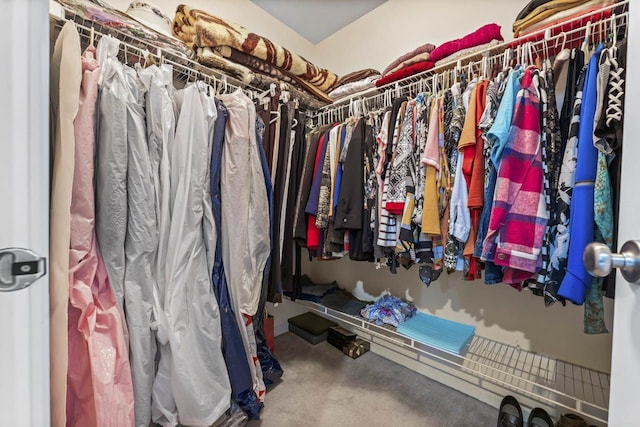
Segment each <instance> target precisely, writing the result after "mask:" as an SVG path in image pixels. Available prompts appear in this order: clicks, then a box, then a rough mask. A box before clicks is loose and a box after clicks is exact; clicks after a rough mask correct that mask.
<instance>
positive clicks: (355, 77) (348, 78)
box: [333, 68, 380, 90]
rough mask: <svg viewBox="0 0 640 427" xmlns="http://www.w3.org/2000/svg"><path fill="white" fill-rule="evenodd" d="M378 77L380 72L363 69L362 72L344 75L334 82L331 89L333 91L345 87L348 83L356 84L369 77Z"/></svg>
mask: <svg viewBox="0 0 640 427" xmlns="http://www.w3.org/2000/svg"><path fill="white" fill-rule="evenodd" d="M379 75H380V71H378V70H374V69H373V68H365V69H364V70H358V71H354V72H352V73H349V74H345V75H344V76H342V77H340V78H339V79H338V81H337V82H336V85H335V86H334V87H333V89H334V90H335V89H337V88H339V87H340V86H343V85H346V84H348V83H353V82H358V81H360V80H363V79H366V78H367V77H370V76H379Z"/></svg>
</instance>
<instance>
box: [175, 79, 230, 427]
mask: <svg viewBox="0 0 640 427" xmlns="http://www.w3.org/2000/svg"><path fill="white" fill-rule="evenodd" d="M182 92H183V93H182V104H181V109H180V115H179V118H178V122H177V125H176V134H175V141H174V144H173V146H172V147H171V153H170V163H171V200H170V206H171V225H170V231H169V242H170V245H169V246H168V250H167V258H166V269H167V270H166V282H165V287H166V289H165V301H164V311H165V314H166V316H167V319H168V322H169V328H168V336H169V345H170V347H171V357H172V365H171V387H172V390H173V396H174V399H175V402H176V407H177V409H178V417H179V422H180V423H181V424H184V425H189V426H209V425H211V424H213V423H214V422H215V421H216V420H217V419H218V418H219V417H220V416H221V415H222V414H223V413H224V412H225V411H226V410H227V409H228V408H229V407H230V403H231V386H230V383H229V376H228V373H227V368H226V365H225V362H224V358H223V356H222V349H221V344H222V330H221V325H220V312H219V309H218V304H217V302H216V299H215V296H214V294H213V288H212V283H211V270H210V269H209V263H208V260H207V250H206V246H205V242H204V233H203V218H204V210H205V209H204V207H205V202H204V196H205V188H204V187H205V186H206V185H210V183H208V182H206V183H205V181H206V177H207V176H208V172H207V170H208V169H209V167H210V159H211V151H210V149H211V141H210V137H209V135H210V132H209V126H210V123H212V122H213V121H214V120H215V112H216V110H215V108H213V109H211V108H204V107H205V106H203V103H202V97H201V93H200V91H199V90H198V87H197V86H196V85H194V84H192V85H189V86H187V87H186V88H185V89H184V90H183V91H182ZM212 114H214V115H213V116H212ZM214 247H215V246H214Z"/></svg>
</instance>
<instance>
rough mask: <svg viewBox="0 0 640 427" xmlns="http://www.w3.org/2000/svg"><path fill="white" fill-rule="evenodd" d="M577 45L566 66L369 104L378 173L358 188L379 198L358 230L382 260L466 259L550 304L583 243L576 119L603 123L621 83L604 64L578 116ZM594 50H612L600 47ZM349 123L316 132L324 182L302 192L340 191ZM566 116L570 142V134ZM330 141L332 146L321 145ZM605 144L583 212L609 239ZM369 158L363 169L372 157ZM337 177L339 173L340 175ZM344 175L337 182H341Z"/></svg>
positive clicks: (528, 68)
mask: <svg viewBox="0 0 640 427" xmlns="http://www.w3.org/2000/svg"><path fill="white" fill-rule="evenodd" d="M582 55H583V53H582V52H581V51H579V50H574V51H572V52H570V55H567V56H568V58H569V59H568V61H567V64H568V67H567V68H568V69H569V72H568V73H566V74H564V77H561V78H557V77H556V73H555V72H554V70H553V69H552V67H551V66H550V62H547V63H546V64H544V66H542V64H541V65H540V66H541V69H538V68H536V67H535V66H532V65H516V66H515V67H514V68H510V66H509V67H506V66H505V67H503V71H502V72H496V73H493V76H494V77H492V78H491V79H486V78H485V79H478V78H476V77H474V76H470V77H473V78H472V79H471V80H470V81H468V80H467V79H466V78H463V79H461V82H460V83H455V84H454V85H453V86H452V87H451V88H447V89H445V90H444V91H443V92H442V93H435V94H428V93H425V94H420V95H418V96H417V97H416V98H415V99H407V98H403V97H400V98H397V99H396V100H394V101H393V102H392V103H387V107H386V108H384V109H381V110H379V111H377V112H376V113H375V114H374V119H373V120H372V123H373V124H374V128H373V133H372V136H373V135H374V134H375V135H377V136H376V145H375V146H376V147H377V149H374V150H372V153H373V154H374V158H373V165H374V166H375V168H374V169H373V171H374V173H375V174H374V176H375V177H376V179H371V180H365V181H369V182H370V184H372V185H373V187H374V188H373V189H372V188H369V187H368V186H367V185H365V186H364V187H363V188H362V190H361V191H362V193H358V195H357V197H358V199H356V200H359V197H360V194H370V195H372V196H373V198H372V203H373V208H374V209H373V210H372V212H371V215H370V216H369V218H368V220H364V219H363V220H362V221H361V222H360V224H359V227H360V228H359V230H369V231H370V232H371V233H372V236H373V238H374V243H375V244H374V250H373V253H374V256H375V259H376V260H377V261H378V262H379V263H384V262H386V265H387V266H388V267H389V268H390V271H391V272H392V273H393V272H395V270H396V268H397V266H399V265H402V266H404V267H405V268H410V267H411V266H412V265H413V264H415V263H418V264H419V265H420V267H419V269H418V270H419V277H420V279H421V280H422V281H423V282H424V283H425V284H427V285H428V284H429V283H430V282H431V281H432V280H435V279H436V278H437V276H438V274H440V271H441V267H442V266H443V265H444V266H446V267H447V271H449V272H453V271H456V270H458V271H463V275H464V276H463V277H465V278H467V279H470V280H473V279H478V278H480V277H481V276H482V275H481V271H482V270H484V272H485V273H484V281H485V283H487V284H496V283H499V282H505V283H509V284H511V285H513V286H514V287H515V288H517V289H525V288H528V289H530V290H531V291H532V292H533V293H535V294H536V295H540V296H543V297H544V301H545V303H546V304H552V303H554V302H556V301H561V302H562V303H564V299H563V297H562V296H561V295H558V288H559V286H560V283H562V281H563V280H566V278H565V272H566V259H567V257H568V254H569V251H570V250H571V248H572V247H573V250H576V249H575V248H576V245H577V246H581V243H580V241H578V243H574V242H573V239H570V238H573V237H574V236H573V235H571V234H570V233H569V228H570V227H571V223H572V218H571V217H570V216H569V207H570V205H572V204H573V203H574V202H572V201H571V195H572V193H573V192H574V191H575V189H574V183H573V182H574V181H573V180H574V178H573V177H574V176H575V172H574V171H575V167H576V165H577V162H578V161H579V160H578V156H577V152H578V151H579V149H580V146H581V145H580V141H581V139H580V135H579V123H582V122H583V121H584V120H587V121H591V122H592V129H593V131H595V129H596V128H597V125H598V123H605V122H604V121H603V120H602V116H603V115H604V116H606V113H605V109H606V107H605V105H604V104H605V98H606V97H605V93H608V92H607V88H611V91H612V92H614V94H615V93H616V91H617V88H616V85H612V84H610V83H609V82H610V81H615V80H616V77H615V76H611V72H610V71H607V70H606V68H607V65H608V64H605V65H603V66H602V68H603V71H602V72H603V74H602V75H601V76H600V86H599V87H600V88H601V93H600V98H599V99H598V101H597V102H596V103H597V104H602V111H601V112H600V115H596V114H595V113H596V111H595V110H593V109H592V110H590V111H588V112H585V113H582V114H586V116H585V117H584V118H581V117H580V115H581V108H580V106H581V103H582V102H581V101H582V89H581V87H580V84H581V83H580V82H579V81H578V78H577V77H578V75H579V73H580V69H581V67H582V65H581V64H582V63H583V62H584V60H583V59H582V58H583V57H582ZM596 56H597V57H598V59H597V60H600V58H602V59H601V61H606V57H604V56H601V55H600V54H599V52H596ZM509 65H511V64H509ZM605 76H606V77H605ZM465 77H466V76H465ZM525 77H526V79H525ZM563 79H565V80H566V81H562V80H563ZM556 87H559V88H561V92H562V97H563V99H564V102H563V103H562V104H561V105H562V114H564V115H566V112H567V111H569V110H573V111H572V113H573V116H574V124H572V125H571V126H567V123H568V122H567V119H566V118H564V119H563V118H562V114H561V113H560V111H559V109H558V102H557V99H556V98H557V96H556ZM615 98H616V97H615V96H613V94H612V96H611V97H610V99H611V102H610V103H612V104H613V105H614V107H612V108H611V109H610V111H611V117H613V119H612V122H613V123H617V122H615V120H616V117H617V116H616V112H617V111H618V109H617V108H616V107H615V106H617V105H618V104H617V100H616V99H615ZM606 99H607V100H608V99H609V98H606ZM594 102H595V101H594ZM606 104H607V105H608V104H609V102H607V103H606ZM587 117H589V118H587ZM356 119H357V118H356ZM349 120H353V119H349ZM361 120H362V119H361ZM569 121H570V119H569ZM348 125H349V121H346V122H343V123H336V124H334V127H331V126H329V127H325V128H323V129H322V130H320V131H318V133H317V134H315V135H314V138H317V141H318V142H319V144H318V145H319V148H320V150H318V151H317V152H316V154H317V157H318V159H319V161H318V162H317V167H316V177H317V180H316V183H317V191H314V189H313V188H312V189H311V191H307V192H306V194H305V195H304V196H303V197H304V198H305V200H306V201H307V205H308V206H317V203H318V202H320V205H322V204H323V203H324V202H323V201H322V200H321V199H322V198H321V196H320V194H321V193H320V190H321V191H322V192H323V193H326V194H329V195H335V194H340V195H341V197H342V191H343V185H344V182H345V176H346V175H347V173H348V171H349V165H347V164H346V163H345V164H343V165H341V166H342V169H340V170H339V172H338V173H336V170H335V163H331V159H332V158H333V157H332V154H331V152H332V150H333V148H332V147H335V146H336V144H337V146H339V145H340V144H342V143H343V142H342V141H343V140H342V139H341V138H342V136H344V129H345V128H347V129H348ZM563 127H564V128H566V138H567V139H568V140H569V143H565V142H563V130H562V129H563ZM593 131H592V132H591V139H589V140H588V144H590V146H591V147H592V149H593V150H595V148H594V141H595V142H596V144H597V145H598V146H599V147H602V148H605V147H606V143H607V141H606V140H604V139H603V138H602V137H598V136H594V135H593ZM341 135H342V136H341ZM609 135H611V134H609ZM323 142H324V144H326V147H328V148H324V150H323V146H322V145H321V143H323ZM351 143H352V142H351ZM582 145H584V144H582ZM583 151H584V147H583ZM596 151H597V150H596ZM328 153H329V154H328ZM605 156H606V155H604V153H603V156H600V158H599V159H597V160H599V161H598V162H596V163H594V166H595V168H594V169H593V170H594V171H595V172H596V175H595V176H594V178H593V181H594V184H593V185H595V189H596V190H595V191H594V195H597V200H596V204H595V207H594V209H592V211H593V212H594V217H593V218H592V219H589V218H586V219H587V221H586V223H590V224H591V225H590V227H591V229H592V230H593V228H594V227H596V226H597V227H598V230H602V231H604V233H601V234H604V236H603V238H605V239H607V241H610V240H611V235H612V231H611V230H613V228H614V224H613V215H611V214H610V213H611V211H612V206H613V205H614V204H615V201H613V200H612V199H611V197H612V193H611V192H610V191H607V189H608V188H609V187H610V185H609V184H608V181H607V176H610V174H611V168H610V166H609V164H608V162H609V160H608V159H606V157H605ZM581 157H582V158H584V156H581ZM308 159H309V157H308ZM407 159H410V160H407ZM416 160H417V162H416ZM309 161H310V160H309ZM563 161H564V163H563ZM598 165H599V169H597V168H598ZM323 166H324V174H323V171H322V169H323ZM362 166H363V170H366V168H367V165H366V162H365V163H363V164H362ZM583 166H584V167H586V163H585V162H583ZM605 169H606V171H605ZM323 176H324V177H325V179H324V181H323V180H322V177H323ZM337 177H341V178H340V180H337V179H333V178H337ZM338 182H339V183H340V188H336V185H337V183H338ZM314 184H315V183H314ZM312 187H313V186H312ZM579 199H580V197H579ZM368 201H369V199H368V198H367V199H365V203H364V205H365V206H367V203H368ZM357 205H358V206H360V202H357ZM587 205H588V203H585V204H584V206H585V207H583V208H581V210H583V209H587V208H586V206H587ZM323 209H324V207H323ZM320 212H321V215H323V216H322V217H321V221H320V222H318V221H317V220H315V219H314V226H315V230H317V232H318V242H319V245H320V248H323V242H324V240H323V239H325V238H326V237H327V236H328V235H327V234H326V230H331V229H332V227H333V220H334V217H333V215H332V212H331V211H330V210H327V211H326V214H325V211H324V210H321V211H320ZM595 216H598V218H596V217H595ZM581 220H582V219H581ZM573 222H575V220H574V221H573ZM577 226H578V227H579V226H580V225H579V224H577ZM351 231H352V230H349V233H351ZM314 232H315V231H314ZM346 240H347V239H346V237H345V244H344V245H343V246H337V247H335V246H331V251H328V250H326V249H325V250H324V251H323V250H321V249H318V247H314V246H311V245H308V244H307V246H308V247H309V248H310V251H311V254H312V256H317V257H320V258H322V259H334V258H336V257H340V256H342V255H343V254H344V253H346V252H345V251H348V249H349V244H347V242H346ZM579 240H580V239H579ZM307 243H308V242H307ZM333 243H334V244H335V242H333ZM349 243H350V242H349ZM336 249H341V251H338V250H336ZM364 259H365V258H363V260H364ZM480 259H481V260H480ZM481 261H482V262H481ZM443 263H444V264H443ZM590 286H591V281H589V287H587V286H586V282H585V286H584V289H585V291H586V290H590ZM598 286H599V285H598ZM589 295H590V300H589V307H590V308H589V309H588V310H589V313H588V315H587V312H586V311H585V316H586V317H585V319H589V320H588V321H587V320H585V322H587V323H588V324H589V325H591V326H590V327H589V328H587V329H588V330H589V333H598V332H602V330H603V329H604V328H602V327H600V326H597V327H596V326H593V325H596V323H598V320H597V319H599V318H600V317H599V316H600V314H601V309H600V308H599V307H601V306H602V305H601V296H600V295H599V292H595V291H593V292H592V293H591V294H589ZM598 298H600V300H598ZM599 303H600V304H599ZM594 319H596V320H594ZM587 323H585V325H587Z"/></svg>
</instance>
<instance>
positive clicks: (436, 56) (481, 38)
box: [429, 24, 504, 62]
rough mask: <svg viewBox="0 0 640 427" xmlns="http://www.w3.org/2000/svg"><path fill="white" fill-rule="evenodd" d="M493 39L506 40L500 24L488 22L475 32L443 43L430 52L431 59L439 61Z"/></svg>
mask: <svg viewBox="0 0 640 427" xmlns="http://www.w3.org/2000/svg"><path fill="white" fill-rule="evenodd" d="M492 40H499V41H502V40H504V39H503V38H502V35H501V34H500V25H498V24H487V25H485V26H484V27H480V28H478V29H477V30H475V31H474V32H473V33H470V34H467V35H466V36H464V37H462V38H461V39H457V40H451V41H448V42H445V43H443V44H441V45H440V46H438V47H437V48H435V49H434V50H433V52H431V53H430V54H429V60H430V61H433V62H438V61H439V60H441V59H443V58H446V57H448V56H451V55H453V54H454V53H456V52H459V51H461V50H463V49H469V48H470V47H475V46H480V45H481V44H486V43H489V42H490V41H492Z"/></svg>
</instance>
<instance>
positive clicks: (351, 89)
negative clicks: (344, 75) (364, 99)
mask: <svg viewBox="0 0 640 427" xmlns="http://www.w3.org/2000/svg"><path fill="white" fill-rule="evenodd" d="M379 78H380V75H377V76H369V77H365V78H364V79H362V80H358V81H357V82H351V83H347V84H344V85H342V86H339V87H337V88H335V89H334V90H332V91H331V92H329V98H331V99H333V100H334V101H336V100H338V99H340V98H344V97H345V96H349V95H353V94H355V93H358V92H362V91H365V90H367V89H371V88H372V87H376V80H378V79H379Z"/></svg>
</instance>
